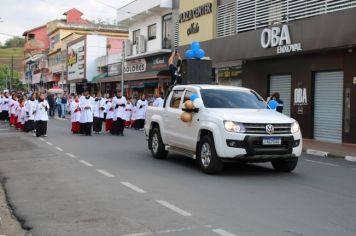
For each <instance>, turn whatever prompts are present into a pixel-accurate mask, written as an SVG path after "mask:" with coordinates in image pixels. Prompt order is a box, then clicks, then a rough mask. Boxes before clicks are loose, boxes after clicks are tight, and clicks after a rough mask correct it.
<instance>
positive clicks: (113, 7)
mask: <svg viewBox="0 0 356 236" xmlns="http://www.w3.org/2000/svg"><path fill="white" fill-rule="evenodd" d="M95 1H96V2H98V3H100V4H102V5H104V6H107V7H110V8H112V9H115V10H117V11H121V12H124V13H127V14H132V15H136V14H138V13H135V12H130V11H125V10H121V9H120V8H118V7H115V6H112V5H109V4H107V3H105V2H102V1H100V0H95ZM136 1H137V0H134V1H132V2H130V3H128V4H126V5H125V6H127V5H129V4H131V3H133V2H136Z"/></svg>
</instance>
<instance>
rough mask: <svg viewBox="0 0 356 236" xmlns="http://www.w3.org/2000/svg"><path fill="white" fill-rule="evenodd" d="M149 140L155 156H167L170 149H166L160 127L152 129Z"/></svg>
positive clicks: (157, 157) (159, 157)
mask: <svg viewBox="0 0 356 236" xmlns="http://www.w3.org/2000/svg"><path fill="white" fill-rule="evenodd" d="M149 142H150V147H151V153H152V156H153V157H154V158H156V159H164V158H166V157H167V155H168V151H166V149H165V146H164V144H163V141H162V138H161V132H160V131H159V128H158V127H156V128H154V129H153V130H152V132H151V135H150V139H149Z"/></svg>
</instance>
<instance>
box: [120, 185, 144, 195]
mask: <svg viewBox="0 0 356 236" xmlns="http://www.w3.org/2000/svg"><path fill="white" fill-rule="evenodd" d="M121 184H122V185H125V186H126V187H128V188H130V189H132V190H134V191H136V192H138V193H146V191H145V190H143V189H141V188H139V187H137V186H135V185H133V184H131V183H129V182H121Z"/></svg>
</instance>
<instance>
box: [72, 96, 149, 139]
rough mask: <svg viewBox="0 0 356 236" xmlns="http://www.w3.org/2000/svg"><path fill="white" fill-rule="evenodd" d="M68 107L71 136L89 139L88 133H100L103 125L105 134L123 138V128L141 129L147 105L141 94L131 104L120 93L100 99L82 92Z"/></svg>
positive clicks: (100, 97)
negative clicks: (75, 135) (108, 133)
mask: <svg viewBox="0 0 356 236" xmlns="http://www.w3.org/2000/svg"><path fill="white" fill-rule="evenodd" d="M69 106H70V113H71V122H72V128H71V131H72V133H73V134H82V135H85V136H91V135H92V130H93V132H94V133H96V134H99V133H102V132H103V131H102V127H103V123H104V122H105V132H110V133H111V134H112V135H118V136H124V128H125V127H134V128H135V129H138V130H143V126H144V122H145V116H146V111H147V107H148V102H147V100H146V98H145V96H144V95H142V96H141V98H140V99H139V100H137V102H136V104H133V103H132V101H131V100H130V99H126V98H125V97H124V96H123V95H122V93H121V91H118V92H117V94H116V95H115V96H113V97H111V98H105V97H102V95H101V93H100V92H98V93H97V94H96V96H90V95H89V92H88V91H85V92H84V93H83V94H82V95H81V96H78V95H75V96H74V97H73V98H72V99H70V101H69Z"/></svg>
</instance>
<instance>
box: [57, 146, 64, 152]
mask: <svg viewBox="0 0 356 236" xmlns="http://www.w3.org/2000/svg"><path fill="white" fill-rule="evenodd" d="M55 149H57V150H58V151H60V152H63V149H62V148H60V147H55Z"/></svg>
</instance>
